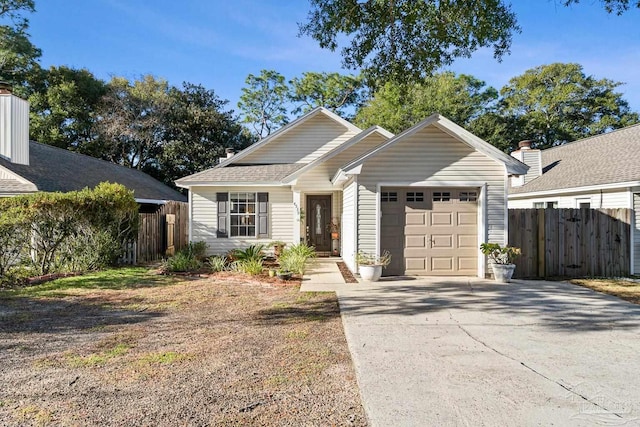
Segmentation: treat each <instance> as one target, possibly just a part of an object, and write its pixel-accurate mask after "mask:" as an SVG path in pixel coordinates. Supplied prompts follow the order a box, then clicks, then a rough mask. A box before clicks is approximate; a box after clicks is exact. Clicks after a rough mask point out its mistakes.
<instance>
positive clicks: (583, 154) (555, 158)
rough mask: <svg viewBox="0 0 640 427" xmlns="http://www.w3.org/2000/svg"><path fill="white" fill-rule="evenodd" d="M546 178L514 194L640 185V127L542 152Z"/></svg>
mask: <svg viewBox="0 0 640 427" xmlns="http://www.w3.org/2000/svg"><path fill="white" fill-rule="evenodd" d="M541 154H542V171H543V173H542V176H540V177H538V178H535V179H533V180H532V181H530V182H529V183H527V184H525V185H523V186H522V187H512V188H510V189H509V192H510V193H511V194H521V193H530V192H538V191H547V190H557V189H563V188H575V187H584V186H591V185H602V184H613V183H617V182H630V181H640V124H638V125H633V126H629V127H626V128H623V129H619V130H616V131H613V132H609V133H606V134H603V135H597V136H593V137H590V138H586V139H581V140H578V141H575V142H571V143H569V144H565V145H561V146H559V147H554V148H549V149H547V150H542V153H541Z"/></svg>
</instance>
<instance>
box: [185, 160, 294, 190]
mask: <svg viewBox="0 0 640 427" xmlns="http://www.w3.org/2000/svg"><path fill="white" fill-rule="evenodd" d="M303 166H304V163H277V164H270V165H233V166H223V167H216V168H211V169H207V170H205V171H202V172H198V173H196V174H193V175H189V176H187V177H185V178H182V179H179V180H177V181H176V184H178V185H185V186H188V185H190V184H198V183H213V182H215V183H224V182H253V183H255V182H280V181H282V180H283V179H284V178H285V177H287V176H288V175H290V174H292V173H293V172H295V171H296V170H298V169H300V168H301V167H303Z"/></svg>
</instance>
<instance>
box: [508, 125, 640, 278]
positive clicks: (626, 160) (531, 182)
mask: <svg viewBox="0 0 640 427" xmlns="http://www.w3.org/2000/svg"><path fill="white" fill-rule="evenodd" d="M511 155H512V156H514V157H515V158H517V159H519V160H522V161H523V162H524V163H526V164H528V165H529V166H530V169H529V172H528V173H527V174H526V175H524V176H521V177H519V178H514V179H512V182H511V188H510V190H509V207H510V208H592V209H597V208H604V209H607V208H629V209H633V211H634V215H633V216H632V218H633V224H632V226H631V233H632V238H631V241H632V246H631V259H632V265H631V273H632V274H634V272H635V274H638V273H640V125H634V126H629V127H626V128H623V129H619V130H615V131H613V132H609V133H606V134H603V135H597V136H592V137H590V138H585V139H581V140H578V141H575V142H571V143H569V144H564V145H561V146H558V147H553V148H549V149H547V150H542V151H541V150H535V149H531V144H530V142H529V141H523V142H521V143H520V148H519V149H518V150H517V151H514V152H513V153H512V154H511Z"/></svg>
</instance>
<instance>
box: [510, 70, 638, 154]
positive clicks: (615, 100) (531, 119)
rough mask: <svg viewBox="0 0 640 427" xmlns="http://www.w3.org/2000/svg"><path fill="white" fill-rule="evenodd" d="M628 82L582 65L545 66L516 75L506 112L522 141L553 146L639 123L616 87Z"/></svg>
mask: <svg viewBox="0 0 640 427" xmlns="http://www.w3.org/2000/svg"><path fill="white" fill-rule="evenodd" d="M621 84H622V83H618V82H614V81H612V80H608V79H600V80H598V79H596V78H594V77H593V76H587V75H585V73H584V71H583V69H582V66H581V65H579V64H563V63H555V64H549V65H542V66H539V67H536V68H533V69H530V70H527V71H525V73H524V74H522V75H521V76H517V77H514V78H512V79H511V80H510V81H509V83H508V84H507V85H506V86H505V87H503V88H502V90H501V91H500V93H501V95H502V107H501V113H502V115H503V117H512V120H514V121H515V122H516V124H517V125H516V126H517V128H518V134H515V135H505V138H509V137H510V143H511V145H515V143H516V142H517V141H518V140H522V139H532V140H534V141H535V146H536V148H549V147H552V146H554V145H560V144H564V143H566V142H570V141H575V140H577V139H581V138H585V137H588V136H592V135H598V134H601V133H604V132H606V131H609V130H612V129H618V128H621V127H624V126H628V125H631V124H634V123H638V121H640V118H639V117H638V114H637V113H633V112H631V111H630V109H629V105H628V103H627V102H626V101H625V100H624V99H622V95H621V94H620V93H618V92H616V91H615V90H616V88H617V87H619V86H620V85H621Z"/></svg>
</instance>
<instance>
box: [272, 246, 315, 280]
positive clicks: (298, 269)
mask: <svg viewBox="0 0 640 427" xmlns="http://www.w3.org/2000/svg"><path fill="white" fill-rule="evenodd" d="M315 256H316V251H315V249H314V248H313V247H311V246H307V245H305V244H304V243H300V244H297V245H293V246H291V247H289V248H285V249H284V250H283V251H282V254H281V255H280V258H278V262H279V263H280V269H281V270H283V271H291V272H293V273H297V274H300V275H303V274H304V273H305V271H306V267H307V264H308V262H309V260H310V259H312V258H315Z"/></svg>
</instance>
